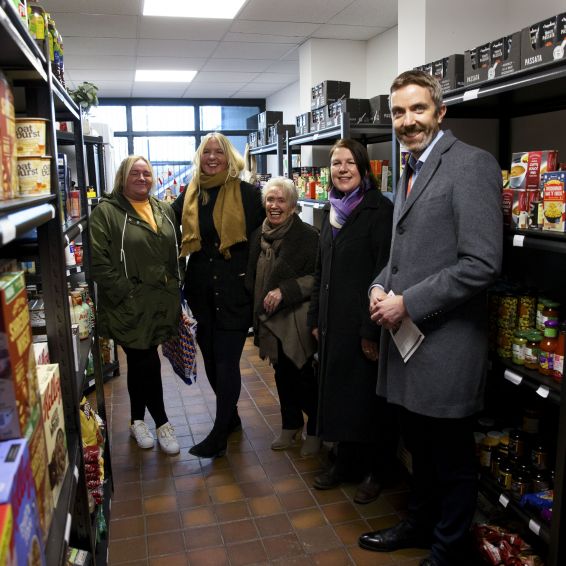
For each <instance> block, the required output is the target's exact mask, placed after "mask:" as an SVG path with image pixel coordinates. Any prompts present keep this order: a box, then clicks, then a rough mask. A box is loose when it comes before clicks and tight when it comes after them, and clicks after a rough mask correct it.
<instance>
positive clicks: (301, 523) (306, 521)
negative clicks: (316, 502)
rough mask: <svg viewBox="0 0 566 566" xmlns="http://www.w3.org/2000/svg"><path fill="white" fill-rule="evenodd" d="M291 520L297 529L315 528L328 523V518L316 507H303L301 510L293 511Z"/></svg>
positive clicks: (290, 516) (290, 515) (290, 514)
mask: <svg viewBox="0 0 566 566" xmlns="http://www.w3.org/2000/svg"><path fill="white" fill-rule="evenodd" d="M289 520H290V521H291V524H292V525H293V528H294V529H295V530H296V531H299V530H305V529H313V528H315V527H322V526H324V525H326V519H325V518H324V515H323V514H322V512H321V511H320V510H319V509H317V508H316V507H311V508H310V509H301V510H300V511H291V512H290V513H289Z"/></svg>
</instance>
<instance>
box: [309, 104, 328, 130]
mask: <svg viewBox="0 0 566 566" xmlns="http://www.w3.org/2000/svg"><path fill="white" fill-rule="evenodd" d="M326 114H327V109H326V108H325V107H324V106H323V107H322V108H317V109H316V110H313V111H312V112H311V113H310V124H309V132H318V131H319V130H324V128H326Z"/></svg>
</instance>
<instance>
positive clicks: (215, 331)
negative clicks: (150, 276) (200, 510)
mask: <svg viewBox="0 0 566 566" xmlns="http://www.w3.org/2000/svg"><path fill="white" fill-rule="evenodd" d="M243 168H244V160H243V158H242V156H241V155H240V154H239V153H238V152H237V150H236V149H235V148H234V146H233V145H232V144H231V143H230V141H229V140H228V138H227V137H226V136H224V135H222V134H220V133H216V132H215V133H211V134H207V135H206V136H204V138H203V139H202V142H201V144H200V146H199V147H198V149H197V151H196V153H195V157H194V174H193V178H192V180H191V182H190V184H189V186H188V187H187V189H186V191H185V192H183V193H181V195H180V196H179V197H178V198H177V200H176V201H175V202H174V203H173V205H172V206H173V209H174V210H175V212H176V214H177V217H178V219H179V222H180V223H181V225H182V227H183V239H182V245H181V255H182V256H189V260H188V264H187V276H186V279H185V287H184V292H185V296H186V298H187V301H188V303H189V306H190V307H191V310H192V311H193V314H194V316H195V318H196V319H197V322H198V327H197V342H198V345H199V348H200V350H201V353H202V356H203V359H204V367H205V370H206V375H207V377H208V381H209V383H210V386H211V387H212V389H213V390H214V392H215V394H216V418H215V421H214V426H213V428H212V430H211V432H210V433H209V435H208V436H207V437H206V438H205V439H204V440H203V441H201V442H199V443H198V444H196V445H195V446H193V447H192V448H191V449H190V450H189V452H190V453H191V454H193V455H195V456H199V457H201V458H215V457H217V456H221V455H223V454H224V452H225V451H226V447H227V441H228V435H229V434H230V433H231V432H233V431H234V430H239V429H240V428H241V422H240V417H239V416H238V410H237V403H238V398H239V396H240V388H241V375H240V356H241V354H242V350H243V348H244V342H245V340H246V336H247V332H248V329H249V328H250V326H251V322H252V300H251V295H250V294H249V293H248V292H247V291H246V289H245V285H244V281H245V276H246V269H247V264H248V253H249V244H248V240H249V237H250V234H251V233H252V232H253V231H254V230H255V229H256V228H257V227H258V226H260V225H261V223H262V222H263V219H264V217H265V212H264V210H263V206H262V202H261V193H260V191H259V189H258V188H256V187H254V186H252V185H250V184H249V183H245V182H244V181H241V180H240V178H239V177H240V173H241V172H242V170H243Z"/></svg>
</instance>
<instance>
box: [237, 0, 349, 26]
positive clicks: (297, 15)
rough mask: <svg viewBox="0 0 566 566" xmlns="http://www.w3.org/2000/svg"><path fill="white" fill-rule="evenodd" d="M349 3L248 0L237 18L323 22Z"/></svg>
mask: <svg viewBox="0 0 566 566" xmlns="http://www.w3.org/2000/svg"><path fill="white" fill-rule="evenodd" d="M351 3H352V0H309V1H308V2H305V0H285V2H281V1H280V0H250V1H249V2H248V3H247V4H246V5H245V7H244V9H243V10H242V11H241V12H240V13H239V14H238V19H242V20H271V21H280V22H307V23H308V22H311V23H323V22H327V21H328V20H329V19H330V18H333V17H334V16H335V15H336V14H338V13H339V12H340V11H342V10H343V9H344V8H346V7H347V6H349V5H350V4H351Z"/></svg>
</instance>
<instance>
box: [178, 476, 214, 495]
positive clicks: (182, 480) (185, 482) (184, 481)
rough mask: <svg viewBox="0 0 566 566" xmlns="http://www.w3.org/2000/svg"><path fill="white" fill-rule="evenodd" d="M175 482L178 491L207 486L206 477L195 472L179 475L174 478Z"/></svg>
mask: <svg viewBox="0 0 566 566" xmlns="http://www.w3.org/2000/svg"><path fill="white" fill-rule="evenodd" d="M174 482H175V490H176V491H194V490H199V489H205V488H206V483H205V480H204V478H201V477H200V476H197V475H194V474H193V475H189V476H180V477H177V478H175V479H174Z"/></svg>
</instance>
